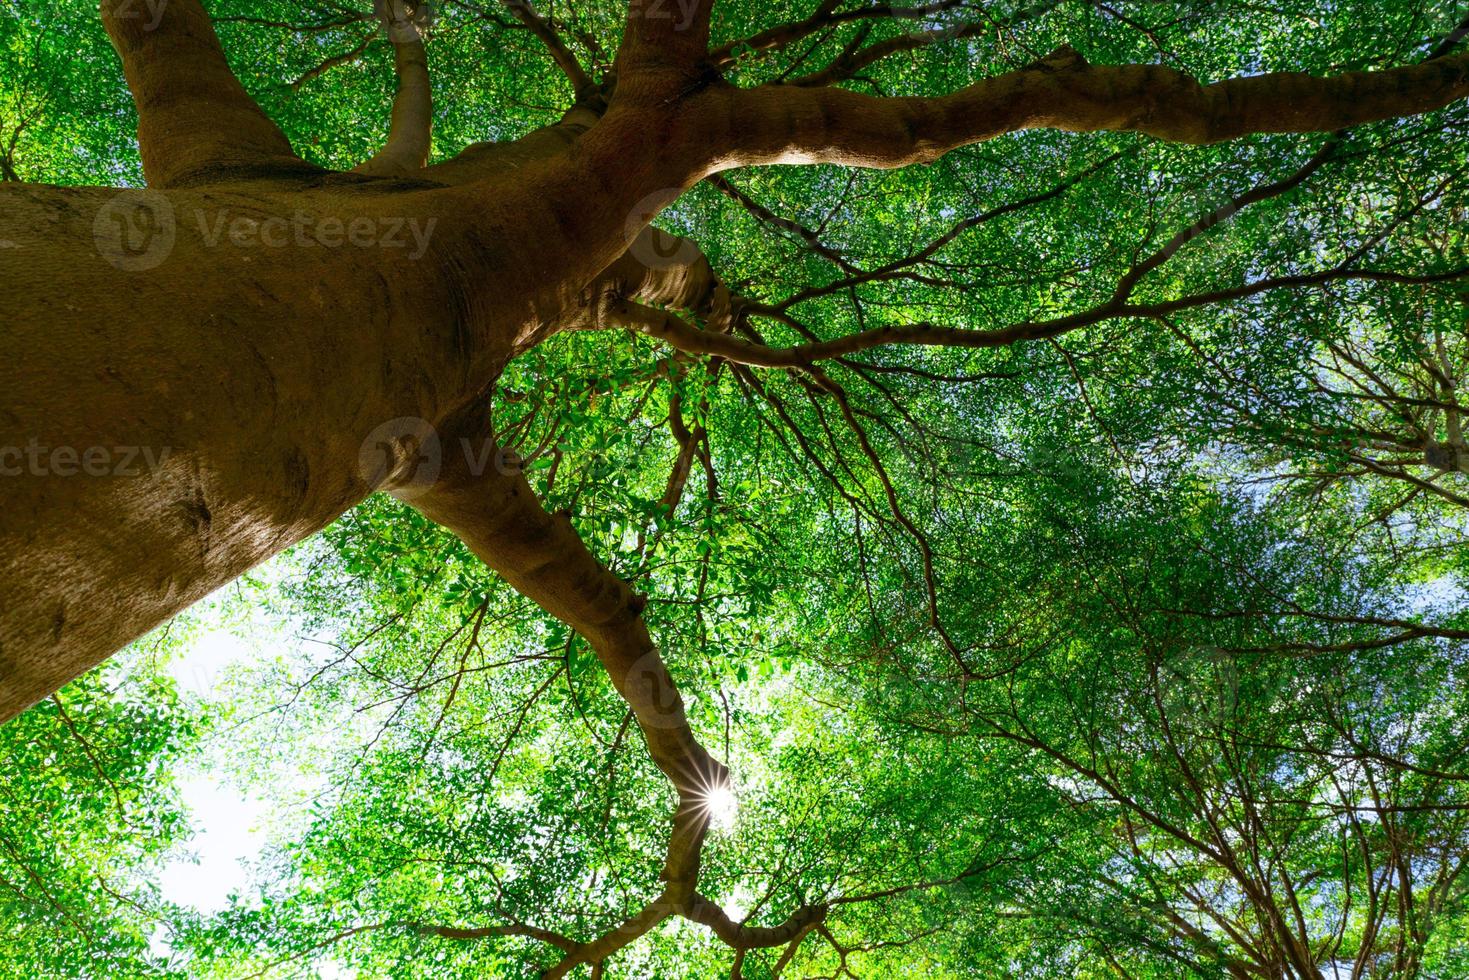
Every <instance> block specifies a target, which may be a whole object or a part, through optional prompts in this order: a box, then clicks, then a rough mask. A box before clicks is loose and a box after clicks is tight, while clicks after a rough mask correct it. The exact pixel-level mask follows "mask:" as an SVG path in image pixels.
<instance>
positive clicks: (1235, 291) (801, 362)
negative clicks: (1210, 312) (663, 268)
mask: <svg viewBox="0 0 1469 980" xmlns="http://www.w3.org/2000/svg"><path fill="white" fill-rule="evenodd" d="M1466 276H1469V268H1466V269H1455V270H1452V271H1450V272H1443V273H1437V274H1431V275H1422V276H1415V275H1408V274H1406V273H1399V272H1389V271H1381V270H1371V269H1344V268H1335V269H1328V270H1325V271H1323V272H1316V273H1310V274H1307V275H1299V276H1278V277H1273V278H1269V279H1261V280H1257V281H1255V282H1250V283H1245V284H1244V285H1242V286H1236V287H1233V288H1230V289H1221V290H1215V291H1212V292H1205V293H1195V294H1193V295H1190V296H1184V297H1181V298H1179V299H1173V300H1164V301H1161V302H1157V303H1129V302H1125V301H1109V302H1106V303H1103V304H1101V305H1099V306H1095V307H1092V308H1091V309H1089V310H1084V311H1082V312H1080V313H1073V314H1070V315H1069V316H1063V317H1056V318H1054V319H1050V320H1035V321H1031V320H1027V321H1025V322H1022V323H1016V324H1013V325H1011V326H1008V327H1002V328H1000V329H997V330H968V329H964V328H959V327H939V326H934V325H933V324H928V323H917V324H908V325H902V326H887V327H873V328H872V329H870V330H863V331H860V332H858V333H854V334H848V335H847V336H845V337H837V338H835V339H832V340H817V341H812V342H810V343H806V344H797V345H795V346H792V347H771V346H769V345H767V344H762V343H758V342H755V341H751V340H746V339H744V338H742V337H735V336H731V335H729V334H724V333H716V332H712V331H708V330H700V329H699V328H698V327H697V326H695V325H694V324H692V323H690V322H689V321H687V320H685V319H684V318H682V317H680V316H678V315H677V314H675V313H672V312H669V311H667V310H661V309H657V308H655V307H652V306H647V305H644V304H642V303H636V302H632V301H629V300H619V301H617V302H615V303H612V304H611V305H610V306H609V308H608V311H607V323H608V324H609V325H612V326H619V327H625V328H627V329H629V330H633V331H636V332H637V333H642V334H646V335H647V336H649V337H654V338H656V339H659V340H662V341H663V342H664V343H666V344H668V345H669V346H670V347H673V348H675V349H677V350H681V351H683V352H684V353H686V354H705V355H712V356H716V357H723V358H725V359H726V360H730V361H735V362H737V363H740V364H749V365H753V366H755V367H772V368H799V367H809V366H810V365H812V364H815V363H817V362H819V361H824V360H830V359H832V358H837V357H845V356H847V355H850V354H856V353H860V352H861V351H865V350H871V349H873V348H875V347H887V346H893V345H914V346H921V347H963V348H985V347H1006V346H1009V345H1010V344H1015V343H1020V342H1022V341H1026V340H1046V339H1049V338H1051V337H1059V336H1061V335H1062V334H1065V333H1070V332H1071V331H1073V330H1078V329H1080V328H1082V327H1089V326H1093V325H1095V324H1098V323H1101V322H1103V321H1105V320H1115V319H1120V318H1126V317H1139V318H1155V317H1161V316H1167V315H1168V314H1170V313H1176V312H1178V311H1179V310H1186V309H1193V308H1196V307H1200V306H1210V305H1212V304H1215V303H1224V302H1228V301H1231V300H1237V299H1246V298H1248V297H1251V296H1258V295H1260V294H1261V293H1266V292H1271V291H1274V290H1278V289H1306V288H1311V287H1315V286H1322V285H1325V284H1327V283H1331V282H1341V281H1346V280H1352V279H1360V280H1367V281H1376V282H1396V283H1406V284H1414V285H1423V284H1429V283H1437V282H1449V281H1452V280H1455V279H1462V278H1465V277H1466ZM750 312H751V313H752V314H753V315H757V316H758V315H763V314H764V313H767V312H769V313H778V312H779V311H776V310H766V309H764V308H761V307H758V306H756V307H751V308H750Z"/></svg>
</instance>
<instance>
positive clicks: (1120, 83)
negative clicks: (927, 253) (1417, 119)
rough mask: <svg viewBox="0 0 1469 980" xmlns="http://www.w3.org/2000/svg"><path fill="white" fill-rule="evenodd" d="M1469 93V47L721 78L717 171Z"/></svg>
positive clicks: (1070, 56)
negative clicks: (1224, 64)
mask: <svg viewBox="0 0 1469 980" xmlns="http://www.w3.org/2000/svg"><path fill="white" fill-rule="evenodd" d="M1466 96H1469V53H1465V54H1458V55H1452V56H1448V57H1443V58H1439V59H1437V60H1432V61H1427V62H1424V63H1422V64H1417V65H1411V66H1405V67H1400V68H1393V69H1389V70H1387V71H1380V72H1348V73H1345V74H1341V75H1334V76H1330V77H1327V78H1318V77H1315V76H1312V75H1307V74H1303V73H1299V72H1277V73H1271V74H1265V75H1252V76H1247V77H1242V78H1231V79H1227V80H1225V81H1221V82H1215V83H1213V84H1208V85H1205V84H1201V83H1200V82H1199V81H1198V80H1197V79H1195V78H1194V77H1193V76H1191V75H1188V74H1185V73H1183V72H1180V71H1177V70H1174V69H1172V68H1166V67H1163V66H1160V65H1119V66H1103V65H1092V64H1089V63H1088V62H1087V61H1086V59H1085V58H1083V57H1082V56H1081V55H1080V54H1078V53H1077V52H1076V51H1075V50H1074V49H1072V48H1070V47H1069V46H1067V47H1061V48H1058V49H1057V50H1056V51H1054V52H1052V53H1051V54H1050V55H1048V56H1047V57H1045V58H1043V59H1041V60H1040V61H1038V62H1036V63H1034V64H1032V65H1029V66H1027V67H1025V68H1022V69H1019V70H1018V71H1013V72H1009V73H1007V74H1004V75H998V76H996V77H994V78H989V79H985V80H983V81H981V82H978V83H976V84H974V85H971V86H969V87H968V88H965V89H962V90H960V91H958V92H954V93H952V94H950V95H946V96H940V97H937V98H883V97H877V96H870V95H864V94H861V93H857V92H851V91H846V90H844V89H835V88H805V87H797V86H790V85H764V86H760V87H758V88H754V89H746V90H742V89H735V88H730V87H720V88H716V89H711V90H710V91H708V92H707V93H706V94H705V95H704V96H703V99H704V106H703V107H704V109H705V112H706V115H705V117H704V123H705V126H706V131H707V136H706V138H707V140H708V143H709V145H710V146H711V147H714V148H715V151H714V153H713V154H712V158H711V160H710V163H709V165H708V169H709V172H717V171H719V170H726V169H730V168H732V167H740V166H752V165H759V164H781V163H836V164H843V165H847V166H859V167H874V168H883V169H890V168H897V167H905V166H909V165H911V164H915V163H927V162H931V161H933V160H935V159H937V158H939V157H941V156H943V155H944V154H945V153H948V152H949V151H951V150H954V149H957V148H959V147H961V146H967V145H969V144H971V143H978V142H982V141H984V140H988V139H993V138H994V137H996V136H1000V135H1002V134H1004V133H1011V132H1017V131H1020V130H1025V129H1060V130H1066V131H1069V132H1093V131H1101V130H1107V131H1113V132H1138V133H1145V134H1147V135H1149V136H1154V137H1157V138H1159V139H1163V140H1168V141H1171V142H1175V143H1190V144H1205V143H1217V142H1220V141H1222V140H1229V139H1235V138H1237V137H1240V136H1245V135H1248V134H1250V133H1305V132H1329V131H1333V130H1337V129H1342V128H1345V127H1350V126H1356V125H1360V124H1362V123H1368V122H1374V121H1377V120H1382V119H1389V118H1395V117H1399V116H1407V115H1415V114H1418V113H1423V112H1429V111H1432V110H1434V109H1439V108H1442V107H1444V106H1446V105H1448V104H1449V103H1451V102H1454V101H1456V100H1458V99H1462V98H1464V97H1466Z"/></svg>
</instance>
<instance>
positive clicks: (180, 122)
mask: <svg viewBox="0 0 1469 980" xmlns="http://www.w3.org/2000/svg"><path fill="white" fill-rule="evenodd" d="M102 23H103V25H104V26H105V27H106V28H107V34H108V36H109V37H111V39H112V45H113V47H114V48H115V49H116V50H117V53H118V56H119V57H120V58H121V59H122V68H123V74H124V75H126V77H127V84H128V88H129V89H130V90H131V92H132V95H133V101H134V103H136V105H137V108H138V150H139V153H140V155H141V156H142V160H143V174H144V176H145V177H146V178H147V181H148V185H149V186H150V187H156V188H167V187H180V186H184V185H188V184H199V183H205V182H208V181H210V180H217V179H220V178H227V177H229V176H231V175H233V174H235V173H249V172H258V171H260V170H267V169H282V170H301V169H307V168H309V167H310V165H309V164H307V163H305V162H304V161H302V160H301V159H300V158H299V157H298V156H296V154H295V153H294V152H293V151H292V149H291V144H290V142H289V141H288V140H287V139H286V137H285V134H284V133H282V132H281V130H280V127H278V126H276V124H275V123H273V122H272V121H271V120H270V118H269V117H268V116H266V114H265V113H264V112H263V111H261V109H260V106H258V105H257V104H256V103H255V100H254V99H252V98H251V97H250V95H249V94H248V93H247V92H246V91H245V88H244V86H243V85H241V84H240V81H239V79H238V78H236V77H235V75H234V72H232V71H231V70H230V67H229V64H228V62H226V61H225V57H224V51H223V50H222V49H221V48H220V45H219V38H218V37H217V36H215V33H214V26H213V25H212V24H211V23H210V20H209V15H208V14H207V13H205V11H204V7H203V5H202V4H201V3H200V2H199V0H169V2H168V3H166V4H158V5H157V7H156V9H155V8H154V7H151V6H150V7H147V8H146V9H145V8H144V7H143V5H141V4H137V3H132V2H129V0H102ZM311 169H314V168H311Z"/></svg>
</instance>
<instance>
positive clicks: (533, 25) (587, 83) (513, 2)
mask: <svg viewBox="0 0 1469 980" xmlns="http://www.w3.org/2000/svg"><path fill="white" fill-rule="evenodd" d="M501 2H502V3H504V4H505V6H506V7H507V8H509V10H510V12H511V13H512V14H514V15H515V19H516V20H518V21H520V22H521V23H522V24H524V25H525V27H526V29H527V30H529V31H530V32H531V33H532V34H534V35H535V36H536V39H537V40H539V41H540V42H541V43H542V44H544V45H545V46H546V50H547V51H549V52H550V54H551V60H552V61H554V62H556V67H557V68H560V69H561V73H562V74H563V75H565V76H566V80H567V81H568V82H570V83H571V90H572V91H573V92H575V93H576V95H577V97H578V98H581V97H582V96H583V95H584V94H586V93H587V92H588V91H590V90H591V89H593V88H595V87H596V85H595V83H594V82H593V81H592V78H591V76H590V75H588V74H587V71H586V69H585V68H583V67H582V66H581V62H580V61H578V60H577V58H576V55H574V54H572V53H571V49H570V48H568V47H567V46H566V42H564V41H562V40H561V36H560V35H559V34H557V33H556V29H555V28H554V27H552V26H551V23H550V21H548V20H547V19H546V18H544V17H542V16H541V15H540V14H539V13H537V12H536V8H535V6H534V5H533V4H532V3H531V2H530V0H501Z"/></svg>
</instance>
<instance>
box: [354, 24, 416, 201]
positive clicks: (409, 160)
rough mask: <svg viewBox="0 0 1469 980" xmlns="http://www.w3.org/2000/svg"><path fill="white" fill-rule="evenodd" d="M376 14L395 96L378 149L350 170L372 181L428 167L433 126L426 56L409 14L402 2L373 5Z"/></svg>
mask: <svg viewBox="0 0 1469 980" xmlns="http://www.w3.org/2000/svg"><path fill="white" fill-rule="evenodd" d="M378 11H379V14H380V16H381V18H382V21H383V24H384V25H385V26H386V27H387V30H388V37H389V39H390V40H391V41H392V42H393V68H394V70H395V71H396V72H397V75H398V91H397V94H395V95H394V96H393V117H392V123H391V124H390V126H389V127H388V139H387V142H386V143H384V144H383V148H382V149H381V150H378V151H377V153H375V154H373V156H372V157H371V158H370V159H368V160H366V161H364V162H363V163H361V164H359V165H358V166H356V167H354V168H353V172H354V173H359V174H367V175H369V176H372V177H395V176H401V175H403V174H409V173H413V172H414V171H416V170H421V169H422V168H423V166H424V165H425V164H426V163H428V155H429V150H430V149H431V148H432V138H433V136H432V134H433V123H434V99H433V90H432V88H431V86H430V84H429V75H428V54H427V52H426V51H425V50H424V46H423V35H422V33H420V31H419V29H418V26H417V24H415V23H414V17H413V14H414V11H413V9H412V8H411V7H410V6H409V5H408V4H406V3H404V2H403V0H378Z"/></svg>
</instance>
